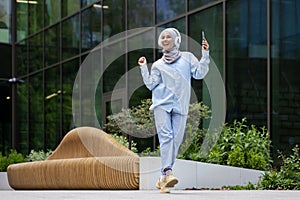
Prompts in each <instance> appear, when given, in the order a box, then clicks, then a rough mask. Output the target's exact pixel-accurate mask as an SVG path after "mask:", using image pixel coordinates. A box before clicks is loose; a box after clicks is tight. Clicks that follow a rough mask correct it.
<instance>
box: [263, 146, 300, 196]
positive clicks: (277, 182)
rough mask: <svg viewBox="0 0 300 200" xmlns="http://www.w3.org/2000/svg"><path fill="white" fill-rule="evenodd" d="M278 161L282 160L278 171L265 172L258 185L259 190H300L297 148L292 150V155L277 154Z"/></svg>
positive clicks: (299, 164) (299, 166) (299, 157)
mask: <svg viewBox="0 0 300 200" xmlns="http://www.w3.org/2000/svg"><path fill="white" fill-rule="evenodd" d="M278 158H279V159H281V160H282V165H281V167H280V170H279V171H278V172H277V171H274V170H272V171H268V172H265V174H264V176H263V177H262V180H261V181H260V182H259V184H258V188H259V189H269V190H274V189H276V190H278V189H282V190H299V189H300V156H299V147H298V145H296V146H295V147H294V148H293V154H291V155H289V156H285V155H283V154H282V152H279V156H278Z"/></svg>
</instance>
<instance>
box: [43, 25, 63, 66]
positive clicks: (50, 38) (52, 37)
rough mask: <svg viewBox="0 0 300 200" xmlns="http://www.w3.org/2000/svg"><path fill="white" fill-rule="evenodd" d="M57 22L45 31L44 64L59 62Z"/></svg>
mask: <svg viewBox="0 0 300 200" xmlns="http://www.w3.org/2000/svg"><path fill="white" fill-rule="evenodd" d="M59 35H60V34H59V24H57V25H55V26H53V27H51V28H49V29H47V30H46V31H45V66H49V65H52V64H54V63H57V62H59V59H60V41H59V39H60V38H59Z"/></svg>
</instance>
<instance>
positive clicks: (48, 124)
mask: <svg viewBox="0 0 300 200" xmlns="http://www.w3.org/2000/svg"><path fill="white" fill-rule="evenodd" d="M44 84H45V145H46V146H45V148H46V149H51V150H54V149H55V148H56V147H57V145H58V144H59V142H60V102H61V96H62V95H63V91H62V90H61V86H60V70H59V67H57V66H56V67H53V68H51V69H48V70H46V71H45V81H44Z"/></svg>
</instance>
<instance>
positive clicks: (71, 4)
mask: <svg viewBox="0 0 300 200" xmlns="http://www.w3.org/2000/svg"><path fill="white" fill-rule="evenodd" d="M79 9H80V0H62V17H66V16H69V15H72V14H73V13H75V12H77V11H79Z"/></svg>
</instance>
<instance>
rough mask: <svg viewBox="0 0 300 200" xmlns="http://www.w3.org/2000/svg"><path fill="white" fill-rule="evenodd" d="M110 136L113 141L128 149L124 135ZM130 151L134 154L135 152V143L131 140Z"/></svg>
mask: <svg viewBox="0 0 300 200" xmlns="http://www.w3.org/2000/svg"><path fill="white" fill-rule="evenodd" d="M111 136H112V137H113V138H114V139H115V140H117V141H118V142H119V143H120V144H122V145H123V146H125V147H127V148H129V141H128V140H127V138H126V137H125V136H124V135H118V134H112V135H111ZM131 151H133V152H135V153H136V152H137V148H136V143H135V142H134V141H133V140H131Z"/></svg>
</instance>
